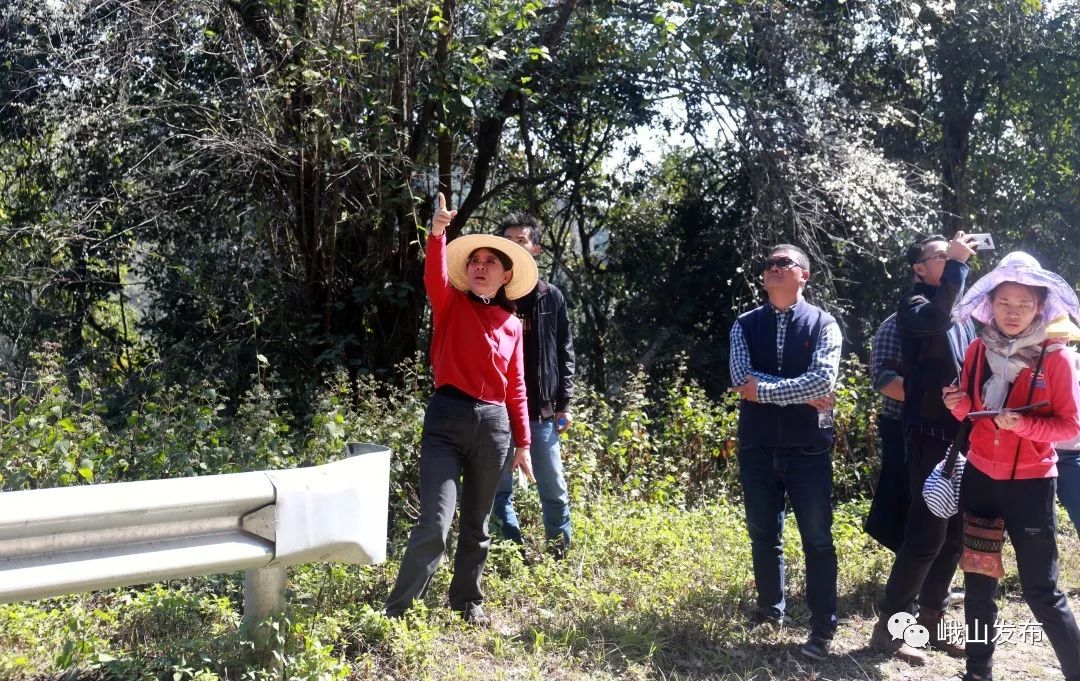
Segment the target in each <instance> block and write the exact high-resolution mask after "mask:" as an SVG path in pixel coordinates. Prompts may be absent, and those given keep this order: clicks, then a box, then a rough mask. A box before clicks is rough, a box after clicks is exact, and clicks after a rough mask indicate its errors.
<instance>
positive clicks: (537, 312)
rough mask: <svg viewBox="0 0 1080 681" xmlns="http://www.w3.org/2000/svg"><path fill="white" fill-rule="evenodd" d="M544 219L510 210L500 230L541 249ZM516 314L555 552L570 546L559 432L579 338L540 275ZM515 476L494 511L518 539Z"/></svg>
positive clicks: (539, 485)
mask: <svg viewBox="0 0 1080 681" xmlns="http://www.w3.org/2000/svg"><path fill="white" fill-rule="evenodd" d="M540 233H541V227H540V222H539V221H538V220H537V219H536V218H534V217H533V216H531V215H526V214H523V213H522V214H517V215H511V216H510V217H508V218H507V219H505V220H504V221H503V222H502V225H501V226H500V228H499V234H500V235H502V236H504V237H506V238H507V239H510V240H511V241H514V242H516V243H518V244H520V245H521V246H522V247H523V248H525V250H527V251H529V252H530V253H532V254H533V256H534V257H535V256H537V255H539V254H540ZM516 302H517V308H518V309H517V314H518V317H519V318H520V319H521V326H522V328H523V329H524V337H523V342H524V350H525V393H526V396H527V398H528V403H529V426H530V429H531V431H532V449H531V452H532V465H533V474H534V475H535V477H536V489H537V491H538V492H539V494H540V506H541V508H542V509H543V514H544V530H545V532H546V535H547V539H548V542H549V543H550V544H551V546H552V548H553V550H554V552H555V555H556V556H561V555H562V554H563V553H564V552H565V551H566V549H567V548H568V547H569V546H570V535H571V532H570V499H569V495H568V493H567V490H566V477H565V476H564V475H563V466H562V459H561V457H560V454H559V435H560V434H561V433H564V432H566V430H567V428H569V427H570V421H571V416H570V398H571V397H572V396H573V392H574V339H573V337H572V335H571V333H570V317H569V315H568V314H567V310H566V299H565V298H564V297H563V294H562V291H560V290H559V289H558V288H557V287H556V286H555V285H554V284H552V283H550V282H547V281H544V280H542V279H541V280H540V281H539V282H537V284H536V288H535V289H533V291H532V293H530V294H528V295H526V296H524V297H523V298H519V299H518V300H517V301H516ZM513 489H514V486H513V477H512V475H511V469H510V467H507V468H506V470H505V471H503V478H502V482H501V483H500V484H499V489H498V492H497V493H496V495H495V507H494V508H493V509H492V515H493V517H494V519H495V524H496V525H497V526H498V527H499V530H500V532H501V534H502V536H503V537H505V538H506V539H509V540H511V541H513V542H516V543H518V544H521V543H522V540H521V527H520V526H519V524H518V518H517V514H516V513H515V512H514V498H513Z"/></svg>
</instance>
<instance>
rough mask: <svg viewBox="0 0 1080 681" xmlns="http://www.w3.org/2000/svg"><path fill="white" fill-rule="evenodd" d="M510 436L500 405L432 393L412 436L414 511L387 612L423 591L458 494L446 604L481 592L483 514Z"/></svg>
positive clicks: (477, 597) (478, 597)
mask: <svg viewBox="0 0 1080 681" xmlns="http://www.w3.org/2000/svg"><path fill="white" fill-rule="evenodd" d="M510 441H511V437H510V419H509V417H508V416H507V413H506V407H505V406H504V405H501V404H488V403H486V402H480V401H478V400H474V399H470V398H468V397H465V396H459V395H446V394H443V393H436V394H435V395H434V396H432V398H431V401H430V402H429V403H428V408H427V411H426V412H425V414H424V433H423V437H422V438H421V441H420V517H419V518H418V519H417V521H416V525H415V526H414V527H413V529H412V534H411V535H410V536H409V545H408V547H407V548H406V549H405V557H404V558H402V560H401V568H400V570H399V571H398V576H397V582H396V583H395V584H394V589H393V591H391V592H390V597H389V598H388V599H387V602H386V612H387V614H388V615H392V616H395V615H400V614H401V613H402V612H404V611H405V610H406V609H407V608H408V607H409V606H410V605H412V602H413V600H414V599H417V598H421V597H423V595H424V592H425V591H426V590H427V587H428V584H429V583H430V582H431V577H432V575H434V574H435V569H436V568H437V567H438V566H439V561H440V560H442V556H443V553H445V551H446V537H447V535H448V534H449V532H450V524H451V523H452V522H453V519H454V509H455V507H457V506H458V505H459V503H458V502H459V500H460V508H461V517H460V523H459V533H458V543H457V552H456V553H455V555H454V577H453V579H452V581H451V582H450V607H451V608H453V609H454V610H460V611H466V610H469V609H470V608H471V607H473V606H477V605H479V604H480V603H481V602H482V601H483V600H484V597H483V594H482V593H481V592H480V577H481V575H482V573H483V571H484V562H485V561H486V560H487V554H488V547H489V546H490V545H491V537H489V536H488V532H487V525H488V515H489V514H490V513H491V505H492V502H493V501H494V500H495V490H496V488H497V487H498V486H499V478H500V477H501V475H502V468H503V464H504V462H505V461H506V455H507V451H508V450H509V448H510Z"/></svg>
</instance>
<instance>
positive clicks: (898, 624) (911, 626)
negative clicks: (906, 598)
mask: <svg viewBox="0 0 1080 681" xmlns="http://www.w3.org/2000/svg"><path fill="white" fill-rule="evenodd" d="M889 633H890V634H891V635H892V637H893V639H894V640H896V639H900V640H902V641H903V642H904V643H906V644H908V645H909V646H911V647H912V648H925V647H926V644H927V643H929V642H930V632H929V631H928V630H927V628H926V627H924V626H922V625H921V624H915V615H912V614H911V613H910V612H898V613H896V614H894V615H893V616H892V617H890V618H889Z"/></svg>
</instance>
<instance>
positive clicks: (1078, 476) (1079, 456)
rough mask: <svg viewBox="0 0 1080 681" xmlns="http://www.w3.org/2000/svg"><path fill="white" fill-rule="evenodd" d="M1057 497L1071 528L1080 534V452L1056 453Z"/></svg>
mask: <svg viewBox="0 0 1080 681" xmlns="http://www.w3.org/2000/svg"><path fill="white" fill-rule="evenodd" d="M1057 455H1058V463H1057V469H1058V488H1057V496H1058V499H1059V500H1060V501H1061V505H1062V506H1064V507H1065V510H1066V511H1068V512H1069V518H1071V519H1072V522H1073V528H1074V529H1076V530H1077V531H1078V532H1080V451H1069V450H1065V449H1062V450H1060V451H1058V453H1057Z"/></svg>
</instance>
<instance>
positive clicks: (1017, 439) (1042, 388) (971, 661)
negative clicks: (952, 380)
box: [943, 253, 1080, 681]
mask: <svg viewBox="0 0 1080 681" xmlns="http://www.w3.org/2000/svg"><path fill="white" fill-rule="evenodd" d="M953 314H954V317H956V318H960V319H966V318H968V317H974V318H975V319H976V320H978V321H980V322H982V323H983V325H984V326H983V328H982V330H981V332H980V334H979V338H978V339H976V340H975V341H974V342H972V343H971V345H970V346H968V349H967V353H966V355H965V358H964V368H963V375H962V376H961V378H960V382H959V386H953V387H948V388H945V390H944V393H943V397H944V400H945V405H946V406H947V407H948V408H949V409H951V410H952V413H953V415H954V416H955V417H956V418H957V419H959V420H963V419H965V418H968V417H969V415H972V421H973V425H972V430H971V439H970V449H969V451H968V460H967V466H966V467H965V469H964V477H963V482H962V485H961V492H960V509H961V511H962V512H964V516H965V552H968V551H970V550H972V549H976V550H980V551H988V552H990V553H992V551H993V548H994V547H995V546H996V547H1000V543H991V544H989V545H988V544H987V543H986V541H985V539H982V540H980V539H979V538H978V537H979V534H980V530H979V529H978V528H980V527H986V528H992V527H1000V526H1001V525H1002V524H1003V526H1004V529H1005V531H1007V532H1008V536H1009V539H1010V540H1011V541H1012V544H1013V548H1014V549H1015V550H1016V563H1017V568H1018V570H1019V572H1020V583H1021V585H1022V587H1023V594H1024V599H1025V600H1026V601H1027V603H1028V606H1029V607H1030V608H1031V611H1032V613H1033V614H1034V615H1035V618H1036V619H1037V620H1038V621H1039V622H1041V623H1042V628H1043V631H1044V633H1045V634H1046V637H1047V638H1048V639H1049V640H1050V643H1051V644H1052V645H1053V647H1054V652H1055V653H1057V657H1058V661H1059V662H1060V663H1061V670H1062V672H1063V673H1064V675H1065V678H1066V679H1067V680H1068V681H1080V629H1078V628H1077V625H1076V620H1075V618H1074V617H1073V613H1072V611H1071V610H1070V609H1069V603H1068V600H1067V599H1066V597H1065V595H1064V594H1063V593H1062V592H1061V589H1059V588H1058V583H1057V582H1058V548H1057V523H1056V517H1055V514H1054V490H1055V480H1056V477H1057V467H1056V461H1057V456H1056V454H1055V453H1054V448H1053V445H1052V444H1051V443H1053V442H1055V441H1059V440H1068V439H1071V438H1073V437H1075V436H1076V435H1077V434H1080V415H1078V412H1077V403H1078V397H1077V382H1076V378H1075V377H1074V376H1073V370H1072V365H1071V362H1070V361H1069V360H1068V358H1067V357H1066V355H1065V353H1063V352H1062V349H1063V347H1064V346H1063V345H1062V344H1060V343H1057V342H1054V341H1051V340H1047V337H1046V320H1047V319H1052V318H1054V317H1056V316H1058V315H1059V314H1068V315H1070V316H1072V317H1074V318H1080V307H1078V305H1077V299H1076V294H1075V293H1074V292H1073V290H1072V287H1070V286H1069V285H1068V284H1067V283H1065V281H1064V280H1063V279H1062V278H1061V277H1059V276H1058V275H1056V274H1054V273H1052V272H1049V271H1047V270H1044V269H1042V267H1040V265H1039V263H1038V261H1037V260H1035V259H1034V258H1032V257H1031V256H1030V255H1027V254H1026V253H1010V254H1009V255H1007V256H1005V257H1004V258H1003V259H1002V260H1001V263H1000V264H999V265H998V266H997V268H995V269H994V270H993V271H992V272H990V273H989V274H987V275H986V276H984V277H983V278H982V279H980V280H979V281H978V282H976V283H975V285H974V286H972V288H971V290H970V291H969V292H968V293H967V295H965V296H964V299H963V301H961V303H960V304H959V305H957V307H956V309H955V310H954V313H953ZM969 385H970V386H973V387H974V390H973V393H974V394H971V395H969V394H967V393H966V392H964V389H966V388H967V386H969ZM960 386H963V388H961V387H960ZM1039 402H1045V403H1046V404H1045V406H1042V407H1039V408H1036V409H1032V410H1028V411H1023V412H1017V411H1013V410H1014V409H1016V408H1018V407H1023V406H1025V405H1029V404H1035V403H1039ZM984 411H989V412H996V415H993V414H991V415H983V416H979V415H977V414H976V413H977V412H984ZM998 531H999V532H1000V530H998ZM982 536H984V537H987V536H989V535H985V534H983V535H982ZM972 555H975V554H972ZM984 555H986V554H984ZM976 564H977V561H971V562H968V561H967V556H965V560H962V561H961V567H962V568H965V574H964V577H965V588H966V592H967V597H966V600H965V603H964V615H965V619H966V625H967V626H966V627H965V631H966V632H967V643H966V646H965V650H966V653H967V673H966V674H965V675H964V679H965V681H984V680H986V679H991V678H992V672H991V665H992V659H991V658H992V656H993V653H994V642H995V637H997V636H999V635H1000V632H998V631H996V630H995V626H994V625H995V622H996V620H997V605H996V604H995V603H994V596H995V595H996V593H997V586H998V580H997V578H995V577H992V576H987V574H984V573H981V572H976V571H974V570H976V569H977V567H976Z"/></svg>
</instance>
